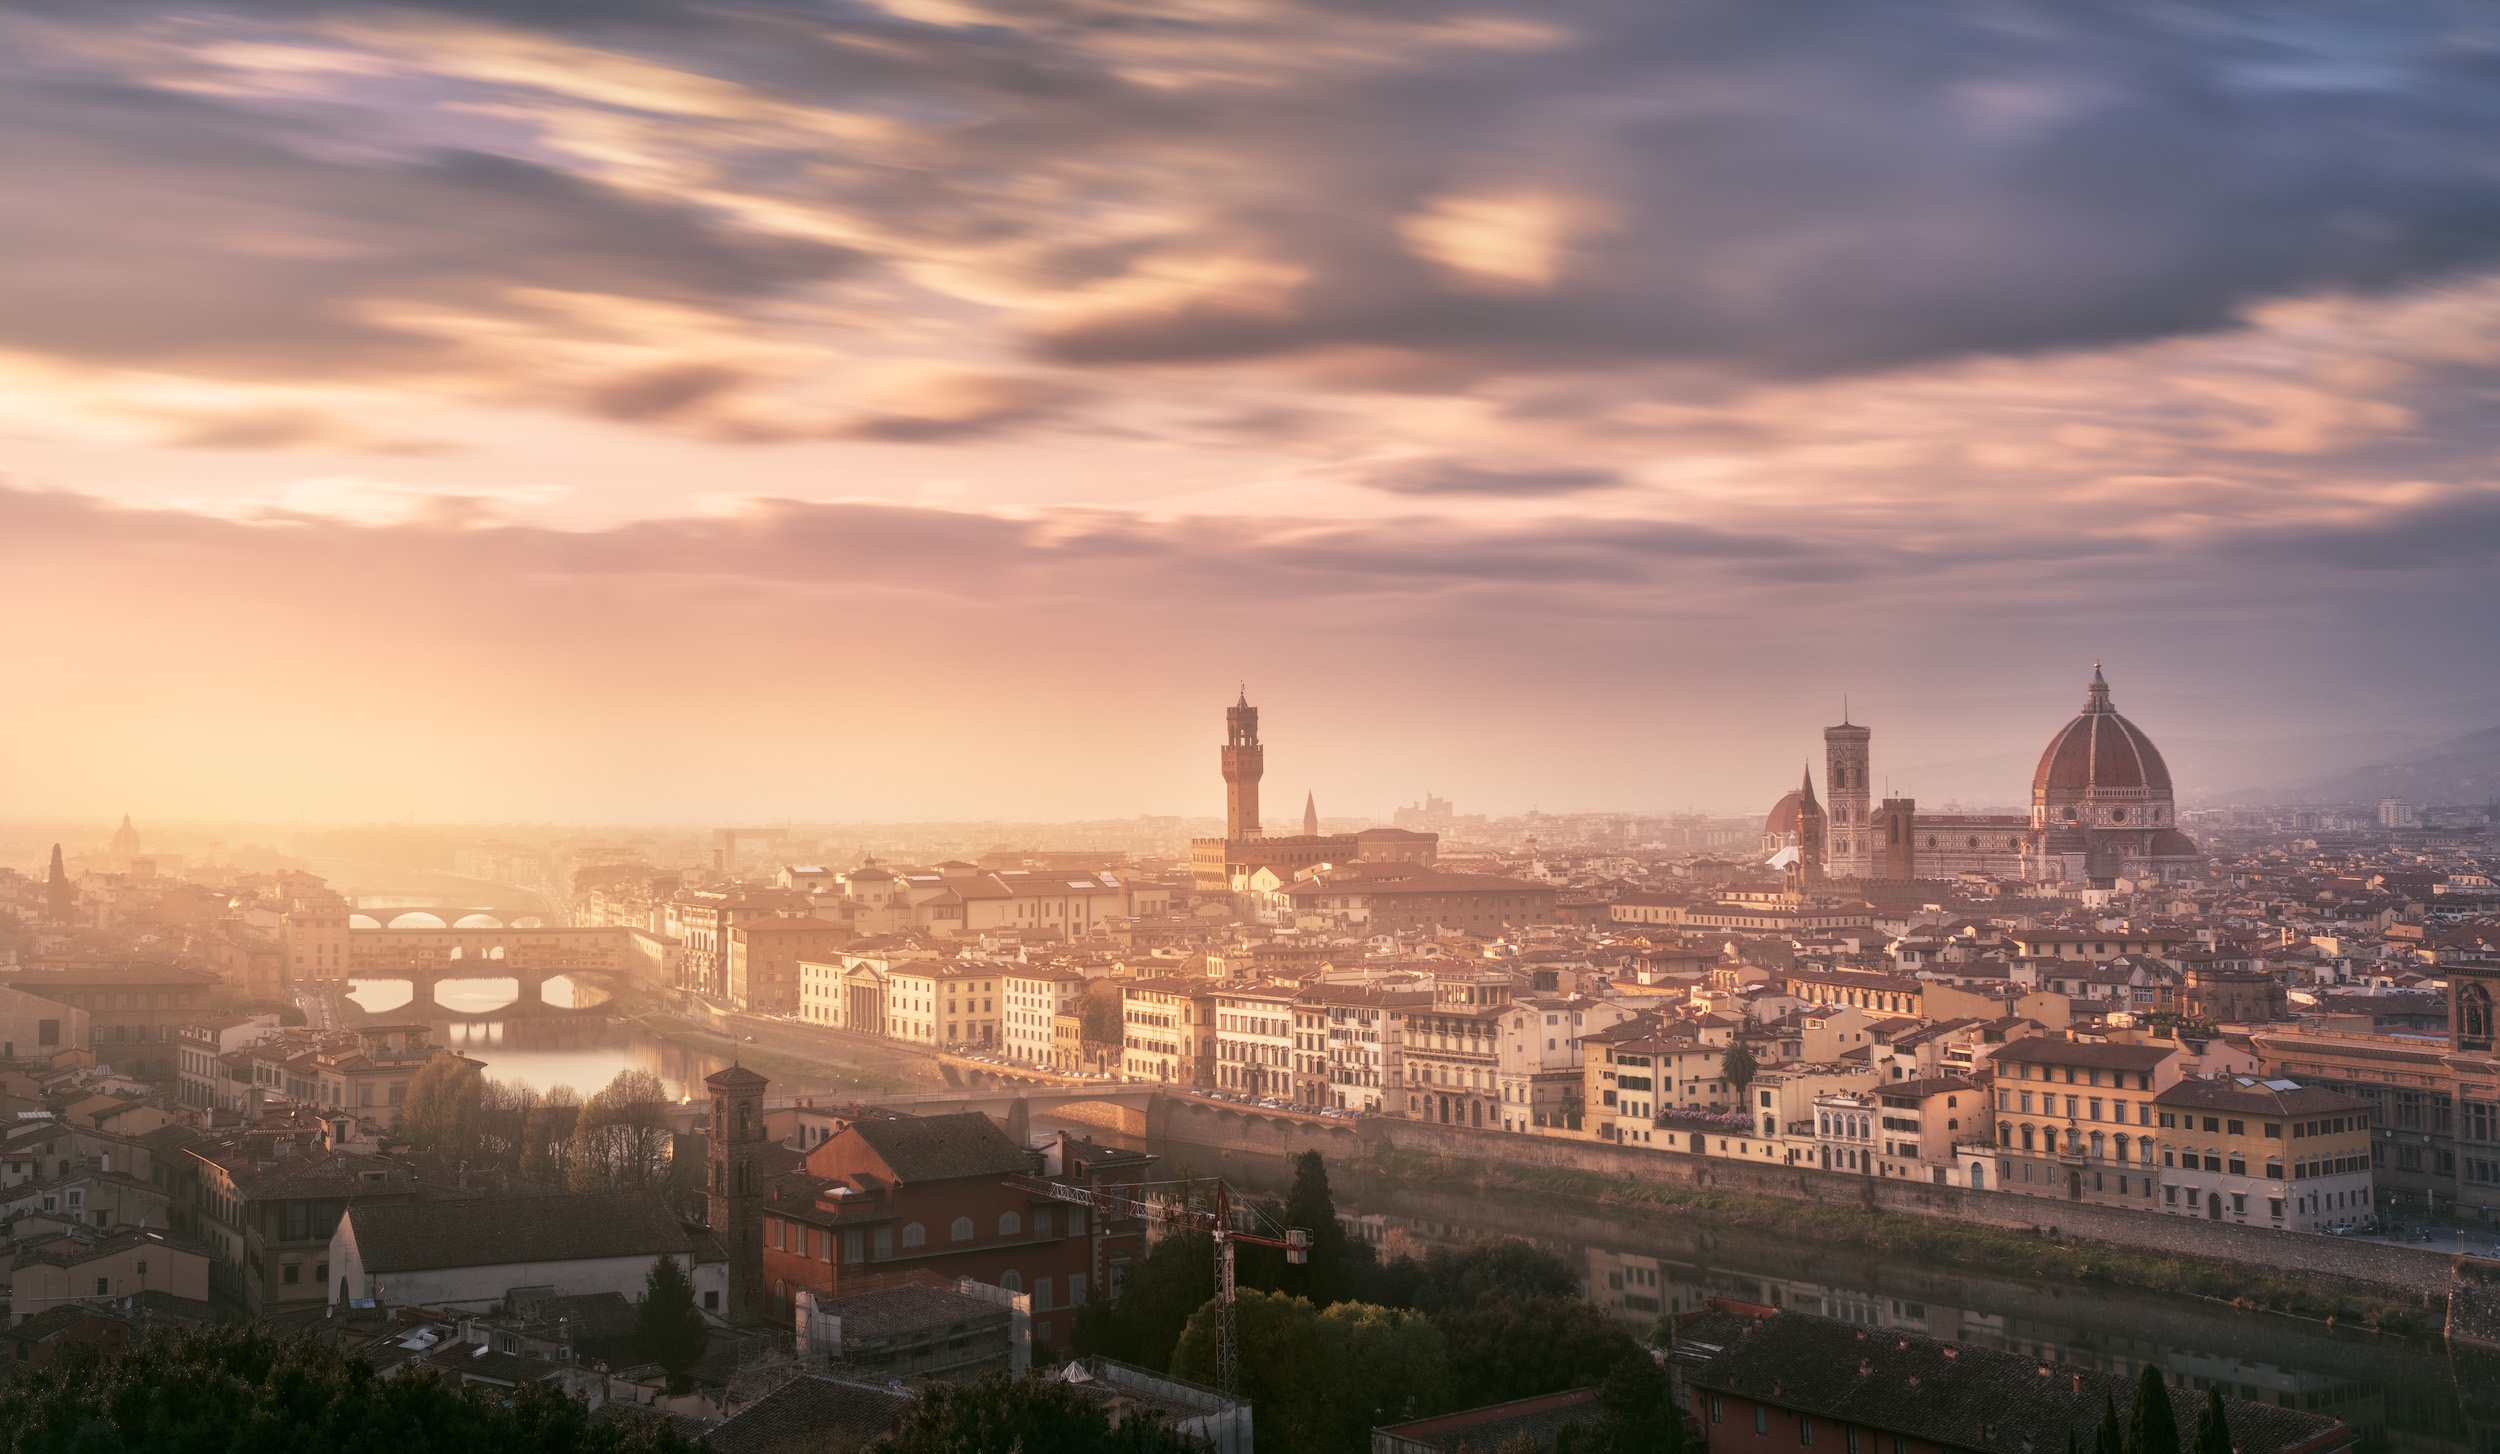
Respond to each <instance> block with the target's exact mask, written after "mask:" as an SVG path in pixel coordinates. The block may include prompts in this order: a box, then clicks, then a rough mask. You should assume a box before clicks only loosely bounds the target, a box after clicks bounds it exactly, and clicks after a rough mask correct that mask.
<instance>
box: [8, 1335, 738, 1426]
mask: <svg viewBox="0 0 2500 1454" xmlns="http://www.w3.org/2000/svg"><path fill="white" fill-rule="evenodd" d="M693 1448H694V1446H693V1445H691V1444H689V1443H688V1442H687V1441H686V1440H685V1439H684V1438H683V1437H682V1436H680V1435H678V1434H676V1433H675V1432H674V1431H672V1430H669V1429H667V1428H664V1427H659V1426H653V1425H644V1424H641V1423H637V1422H617V1423H601V1424H597V1425H593V1424H592V1423H591V1421H590V1416H589V1412H588V1409H587V1407H586V1406H585V1405H584V1404H583V1403H581V1402H580V1401H579V1400H577V1399H573V1398H570V1397H568V1396H566V1395H565V1394H564V1393H562V1392H561V1391H559V1390H557V1389H555V1388H552V1387H550V1386H547V1385H544V1384H534V1385H528V1386H524V1387H522V1388H519V1389H513V1390H503V1391H489V1390H484V1389H472V1388H465V1387H458V1386H455V1385H453V1384H451V1383H448V1382H446V1381H444V1380H443V1379H441V1378H439V1377H437V1376H436V1375H434V1374H433V1373H431V1372H429V1371H423V1370H420V1371H415V1372H408V1373H403V1374H401V1375H400V1376H399V1377H396V1378H393V1379H390V1380H389V1381H387V1382H386V1381H384V1380H383V1379H382V1378H380V1377H379V1376H378V1375H376V1374H375V1372H374V1370H373V1366H372V1365H371V1364H369V1363H367V1362H365V1361H364V1360H363V1359H361V1358H358V1357H356V1356H354V1355H353V1354H350V1353H346V1352H342V1351H340V1350H339V1349H337V1348H334V1347H331V1346H330V1345H328V1344H326V1343H323V1342H320V1341H318V1340H317V1339H315V1338H312V1337H310V1336H304V1335H298V1336H295V1337H289V1338H281V1337H279V1336H278V1335H276V1334H274V1333H271V1332H269V1331H268V1330H266V1329H263V1328H256V1327H202V1328H193V1329H189V1330H186V1331H183V1332H180V1333H173V1334H158V1335H154V1336H152V1337H149V1338H147V1339H144V1340H142V1341H141V1342H139V1343H137V1344H135V1345H133V1346H132V1347H131V1348H130V1349H129V1350H128V1351H127V1352H124V1353H122V1354H120V1355H118V1356H105V1355H102V1354H99V1353H98V1352H97V1351H96V1349H95V1348H94V1347H93V1345H89V1344H73V1345H70V1346H69V1347H67V1348H65V1349H63V1350H62V1352H61V1353H60V1354H59V1356H57V1357H56V1358H54V1360H53V1361H52V1362H51V1363H50V1364H48V1365H46V1366H44V1367H42V1368H39V1369H32V1370H27V1371H22V1372H21V1373H20V1374H19V1375H18V1376H17V1377H16V1378H15V1379H14V1380H12V1381H11V1382H10V1383H9V1384H8V1385H7V1386H6V1387H5V1388H0V1454H160V1451H161V1454H264V1451H305V1454H311V1451H329V1450H346V1449H352V1450H356V1451H359V1454H431V1451H436V1450H440V1451H443V1454H471V1451H475V1450H481V1449H484V1450H492V1451H494V1454H692V1451H693Z"/></svg>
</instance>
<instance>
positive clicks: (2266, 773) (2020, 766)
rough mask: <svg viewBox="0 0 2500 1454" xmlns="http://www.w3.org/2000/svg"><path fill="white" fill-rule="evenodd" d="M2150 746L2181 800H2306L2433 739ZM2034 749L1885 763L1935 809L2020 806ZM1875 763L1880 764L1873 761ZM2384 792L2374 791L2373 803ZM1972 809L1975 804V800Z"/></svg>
mask: <svg viewBox="0 0 2500 1454" xmlns="http://www.w3.org/2000/svg"><path fill="white" fill-rule="evenodd" d="M2153 742H2154V745H2155V746H2157V747H2159V748H2160V749H2161V754H2162V759H2163V760H2164V761H2166V762H2168V763H2169V764H2170V780H2171V782H2172V783H2173V784H2175V785H2176V786H2177V788H2178V791H2179V801H2181V802H2182V803H2188V804H2198V803H2215V802H2222V803H2273V802H2307V801H2310V799H2309V798H2308V797H2307V796H2306V795H2305V794H2306V791H2307V787H2308V785H2309V784H2311V783H2313V782H2316V781H2318V780H2320V779H2322V778H2325V777H2328V776H2331V775H2337V774H2343V773H2349V772H2353V771H2356V770H2358V769H2359V768H2360V767H2361V765H2362V764H2364V763H2374V762H2388V761H2392V760H2394V759H2396V758H2398V757H2400V756H2402V755H2403V754H2406V753H2409V752H2413V751H2416V750H2418V749H2422V748H2427V747H2430V746H2432V745H2434V744H2435V743H2436V742H2437V739H2436V738H2432V737H2428V736H2425V735H2423V734H2421V733H2418V732H2399V731H2392V730H2383V731H2375V732H2335V733H2315V734H2311V735H2308V736H2301V737H2278V738H2273V739H2270V740H2268V741H2263V742H2240V741H2229V740H2225V739H2221V738H2211V737H2163V736H2158V735H2156V736H2155V737H2154V739H2153ZM2039 760H2040V755H2039V753H2038V752H2037V751H2036V750H2035V751H2032V752H2027V753H1998V754H1996V755H1994V756H1990V757H1975V758H1968V759H1964V760H1962V761H1958V762H1930V763H1920V764H1918V765H1916V766H1913V767H1905V768H1895V769H1889V770H1884V771H1886V775H1887V776H1888V777H1889V778H1890V780H1891V781H1890V785H1891V786H1892V787H1893V788H1894V789H1896V790H1898V791H1901V792H1905V793H1908V794H1910V795H1911V796H1914V797H1916V798H1917V799H1918V801H1919V805H1920V806H1921V807H1923V808H1928V809H1930V810H1931V811H1933V810H1939V809H1941V808H1943V806H1944V805H1945V804H1946V803H1947V802H1949V801H1956V800H1958V801H1959V802H1961V803H1963V804H1965V805H1977V804H1983V803H2003V804H2013V805H2015V806H2014V807H2013V808H2012V809H2011V811H2014V812H2021V811H2023V810H2024V809H2025V808H2026V807H2028V806H2029V804H2030V802H2031V773H2032V769H2033V768H2034V767H2036V766H2038V764H2039ZM1877 766H1878V769H1879V770H1883V769H1882V765H1881V764H1880V763H1879V764H1877ZM2384 796H2386V795H2385V794H2383V793H2382V794H2376V795H2374V796H2373V797H2372V798H2371V799H2370V801H2372V802H2376V801H2377V800H2378V798H2380V797H2384ZM1972 810H1973V811H1977V809H1976V807H1975V806H1973V808H1972Z"/></svg>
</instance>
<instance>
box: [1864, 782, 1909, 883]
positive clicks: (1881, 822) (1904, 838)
mask: <svg viewBox="0 0 2500 1454" xmlns="http://www.w3.org/2000/svg"><path fill="white" fill-rule="evenodd" d="M1868 836H1869V837H1870V838H1872V839H1873V840H1874V843H1875V850H1874V858H1875V872H1874V874H1873V875H1872V877H1875V878H1880V879H1891V880H1894V881H1896V882H1901V883H1907V882H1908V881H1910V880H1911V879H1914V878H1917V877H1918V799H1916V798H1886V799H1884V801H1883V802H1882V803H1881V804H1879V805H1877V807H1876V809H1875V822H1874V825H1873V828H1872V830H1871V831H1870V832H1869V834H1868Z"/></svg>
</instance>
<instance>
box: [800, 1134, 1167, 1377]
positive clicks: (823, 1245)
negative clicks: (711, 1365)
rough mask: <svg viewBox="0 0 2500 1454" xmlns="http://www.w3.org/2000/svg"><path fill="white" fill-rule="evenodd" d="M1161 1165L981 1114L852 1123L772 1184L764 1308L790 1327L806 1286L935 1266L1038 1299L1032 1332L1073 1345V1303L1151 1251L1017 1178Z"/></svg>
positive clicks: (1092, 1176) (845, 1283) (1105, 1173)
mask: <svg viewBox="0 0 2500 1454" xmlns="http://www.w3.org/2000/svg"><path fill="white" fill-rule="evenodd" d="M1153 1160H1154V1158H1153V1157H1150V1156H1146V1155H1143V1154H1141V1153H1138V1152H1133V1151H1123V1150H1119V1149H1117V1148H1114V1147H1107V1146H1098V1145H1095V1144H1094V1143H1093V1142H1090V1141H1085V1140H1081V1139H1078V1138H1076V1137H1073V1136H1068V1135H1066V1134H1064V1133H1063V1134H1062V1135H1061V1136H1060V1138H1059V1139H1058V1140H1057V1141H1056V1142H1054V1143H1053V1144H1052V1145H1050V1146H1049V1147H1047V1148H1045V1149H1044V1150H1043V1151H1041V1152H1038V1153H1037V1152H1032V1151H1028V1150H1026V1149H1025V1148H1023V1147H1021V1146H1018V1145H1017V1144H1016V1143H1015V1142H1014V1141H1012V1140H1010V1139H1009V1138H1008V1136H1007V1135H1006V1133H1005V1132H1003V1131H1001V1130H999V1128H998V1126H997V1125H996V1124H995V1123H994V1122H992V1121H991V1120H990V1118H989V1117H987V1116H984V1115H981V1114H980V1113H978V1112H964V1113H961V1114H957V1115H948V1116H896V1117H892V1118H868V1119H862V1120H858V1121H854V1122H852V1123H851V1124H850V1125H847V1126H845V1127H843V1128H842V1129H841V1130H839V1131H837V1132H835V1133H834V1134H833V1136H832V1137H830V1138H829V1139H827V1140H826V1141H825V1142H824V1143H823V1144H822V1145H819V1146H818V1147H816V1148H815V1149H814V1150H813V1151H811V1152H809V1153H808V1156H807V1161H806V1164H805V1166H804V1168H803V1169H802V1170H800V1171H798V1172H794V1173H791V1174H788V1175H785V1176H781V1177H777V1178H775V1179H774V1180H773V1181H772V1182H771V1183H770V1185H769V1187H768V1189H767V1195H766V1197H765V1202H764V1249H763V1277H764V1293H765V1305H766V1309H767V1314H768V1316H770V1317H772V1318H774V1319H775V1320H779V1321H787V1320H788V1319H789V1318H790V1316H791V1315H792V1311H793V1309H794V1308H795V1306H796V1299H797V1296H798V1294H799V1293H800V1292H801V1291H802V1290H804V1291H808V1292H812V1293H814V1294H816V1295H817V1296H818V1297H819V1298H825V1297H834V1296H839V1295H841V1294H843V1293H846V1292H849V1291H853V1290H856V1289H858V1288H859V1287H861V1286H862V1285H863V1283H865V1282H866V1281H867V1280H868V1279H873V1278H878V1277H881V1276H883V1275H885V1274H889V1273H897V1272H930V1273H935V1274H938V1275H939V1276H942V1277H969V1278H972V1279H974V1280H975V1281H978V1282H986V1283H990V1284H992V1285H993V1286H997V1287H1003V1288H1005V1289H1007V1290H1008V1291H1010V1292H1022V1293H1029V1294H1031V1296H1032V1298H1033V1336H1034V1338H1035V1339H1036V1340H1039V1341H1043V1342H1051V1341H1062V1342H1064V1340H1065V1339H1066V1338H1067V1337H1068V1335H1069V1334H1070V1332H1071V1331H1072V1328H1071V1326H1070V1319H1071V1315H1072V1314H1073V1312H1074V1310H1075V1309H1076V1308H1077V1307H1078V1306H1080V1305H1081V1304H1083V1303H1084V1302H1085V1300H1086V1299H1087V1298H1089V1297H1093V1296H1096V1295H1097V1294H1100V1295H1104V1296H1108V1295H1111V1294H1112V1293H1115V1292H1116V1291H1117V1290H1118V1287H1119V1285H1120V1281H1121V1279H1122V1276H1123V1275H1124V1273H1125V1271H1126V1269H1127V1268H1128V1266H1129V1265H1130V1264H1131V1263H1133V1262H1136V1261H1139V1260H1142V1259H1143V1258H1144V1257H1145V1252H1146V1245H1145V1235H1144V1227H1143V1225H1142V1224H1141V1223H1139V1222H1137V1221H1135V1220H1133V1219H1121V1220H1115V1221H1108V1222H1106V1221H1105V1220H1104V1219H1101V1218H1098V1217H1096V1216H1095V1215H1094V1214H1093V1213H1092V1212H1091V1211H1089V1210H1088V1209H1086V1208H1084V1207H1080V1206H1075V1205H1071V1204H1069V1203H1066V1202H1062V1201H1057V1200H1054V1199H1052V1198H1051V1197H1049V1196H1047V1195H1044V1194H1042V1193H1039V1192H1036V1191H1032V1190H1028V1189H1024V1188H1020V1187H1016V1186H1012V1185H1010V1184H1009V1179H1010V1178H1014V1177H1019V1176H1022V1177H1030V1176H1033V1175H1035V1174H1037V1173H1039V1174H1041V1175H1044V1176H1047V1177H1048V1178H1049V1179H1051V1180H1053V1181H1057V1182H1061V1183H1064V1184H1067V1185H1071V1186H1084V1187H1103V1186H1120V1185H1133V1184H1135V1183H1137V1182H1138V1181H1140V1180H1142V1179H1143V1176H1144V1172H1145V1168H1146V1167H1147V1166H1148V1165H1150V1164H1151V1163H1152V1162H1153Z"/></svg>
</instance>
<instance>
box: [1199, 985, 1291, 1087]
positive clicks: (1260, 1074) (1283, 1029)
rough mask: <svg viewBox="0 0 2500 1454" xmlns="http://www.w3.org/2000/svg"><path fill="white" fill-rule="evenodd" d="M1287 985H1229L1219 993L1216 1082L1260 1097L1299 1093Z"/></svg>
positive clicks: (1216, 1020)
mask: <svg viewBox="0 0 2500 1454" xmlns="http://www.w3.org/2000/svg"><path fill="white" fill-rule="evenodd" d="M1296 993H1297V991H1295V990H1294V989H1293V988H1292V987H1291V986H1287V985H1250V986H1245V987H1243V988H1240V989H1226V990H1222V991H1220V992H1218V993H1217V995H1216V997H1215V1084H1216V1086H1217V1088H1218V1089H1221V1090H1230V1091H1243V1092H1246V1093H1248V1094H1250V1095H1254V1096H1274V1097H1276V1098H1277V1099H1279V1100H1287V1099H1291V1098H1292V1096H1293V1000H1294V995H1295V994H1296Z"/></svg>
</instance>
